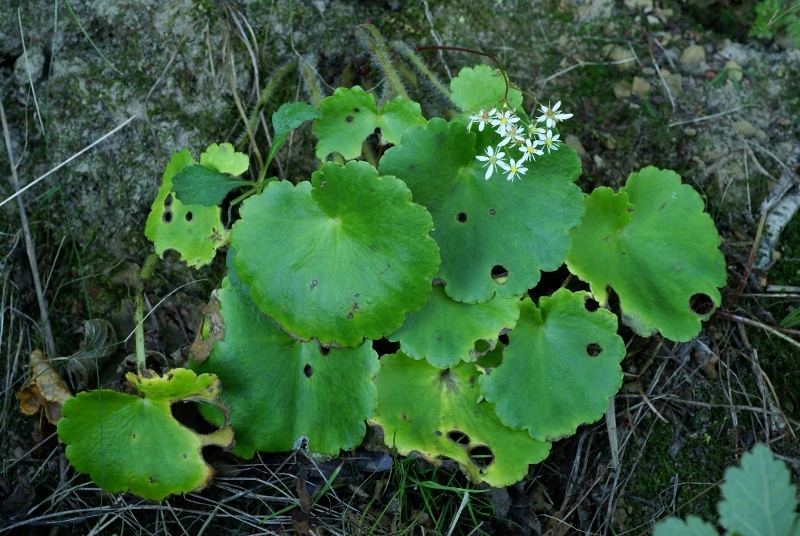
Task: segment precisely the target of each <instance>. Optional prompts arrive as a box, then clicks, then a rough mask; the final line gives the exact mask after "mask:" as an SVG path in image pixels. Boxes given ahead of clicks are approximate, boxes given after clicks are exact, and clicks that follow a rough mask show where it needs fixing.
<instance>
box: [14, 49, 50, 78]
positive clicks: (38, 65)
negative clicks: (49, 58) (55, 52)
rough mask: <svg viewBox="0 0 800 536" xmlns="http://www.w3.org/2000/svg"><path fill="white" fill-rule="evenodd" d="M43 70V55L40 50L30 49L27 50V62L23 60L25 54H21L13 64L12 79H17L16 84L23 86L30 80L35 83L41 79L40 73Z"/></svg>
mask: <svg viewBox="0 0 800 536" xmlns="http://www.w3.org/2000/svg"><path fill="white" fill-rule="evenodd" d="M43 70H44V54H43V53H42V51H41V50H40V49H36V48H30V49H28V57H27V61H26V58H25V54H22V55H21V56H20V57H19V58H17V61H16V62H14V78H16V79H17V83H18V84H20V85H23V86H26V85H28V84H29V83H30V82H31V80H32V81H34V82H36V81H37V80H39V78H41V77H42V72H43ZM29 72H30V80H29V79H28V73H29Z"/></svg>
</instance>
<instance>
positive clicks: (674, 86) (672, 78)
mask: <svg viewBox="0 0 800 536" xmlns="http://www.w3.org/2000/svg"><path fill="white" fill-rule="evenodd" d="M665 80H666V81H667V87H668V88H669V92H670V93H671V94H672V97H673V98H675V97H678V96H680V94H681V93H683V76H681V75H680V74H678V73H675V74H671V75H669V76H667V77H665Z"/></svg>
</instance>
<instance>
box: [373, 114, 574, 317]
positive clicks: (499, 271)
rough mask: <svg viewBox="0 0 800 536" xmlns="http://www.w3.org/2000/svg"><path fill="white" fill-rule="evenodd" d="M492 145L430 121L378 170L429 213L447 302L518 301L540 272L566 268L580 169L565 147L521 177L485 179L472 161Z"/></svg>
mask: <svg viewBox="0 0 800 536" xmlns="http://www.w3.org/2000/svg"><path fill="white" fill-rule="evenodd" d="M490 143H492V133H490V132H488V131H487V132H482V133H481V135H480V136H477V135H476V134H475V133H473V132H468V131H467V128H466V125H464V124H463V123H461V122H458V121H454V122H452V123H448V122H446V121H444V120H443V119H438V118H437V119H432V120H430V121H429V122H428V124H427V125H425V126H423V127H414V128H411V129H409V130H407V131H406V133H405V134H404V135H403V139H402V141H401V143H400V145H399V146H396V147H392V148H391V149H389V150H388V151H386V153H385V154H384V155H383V158H381V162H380V168H379V169H380V172H381V174H384V175H394V176H396V177H397V178H399V179H401V180H403V181H404V182H405V183H406V184H407V185H408V188H409V189H410V190H411V192H412V193H413V194H414V202H415V203H419V204H421V205H424V206H425V207H426V208H427V209H428V210H429V211H430V213H431V216H433V222H434V230H433V232H432V233H431V236H432V237H433V239H434V240H436V242H437V243H438V244H439V247H440V248H441V256H442V264H441V267H440V269H439V272H438V274H437V275H436V277H437V278H439V279H442V280H443V281H444V282H445V283H446V286H445V292H446V293H447V295H448V296H450V297H451V298H453V299H455V300H457V301H463V302H467V303H481V302H486V301H488V300H490V299H491V298H492V296H494V295H495V294H497V295H498V296H502V297H512V296H521V295H522V294H523V293H524V292H526V291H527V290H528V289H530V288H533V287H534V286H536V284H537V283H538V282H539V279H540V276H541V271H542V270H545V271H548V270H556V269H557V268H558V267H559V266H561V265H562V264H563V262H564V258H565V257H566V254H567V251H568V250H569V248H570V245H571V243H572V241H571V239H570V235H569V229H570V228H572V227H575V226H576V225H578V223H579V222H580V219H581V216H582V214H583V201H582V199H583V198H582V194H581V192H580V189H579V188H578V187H577V186H576V185H575V184H573V181H574V180H575V179H576V178H577V177H578V175H579V174H580V171H581V163H580V159H579V158H578V156H577V155H576V153H575V151H573V150H572V149H571V148H570V147H568V146H566V145H563V146H561V147H560V148H559V149H558V150H557V151H554V152H553V153H552V154H549V155H546V156H545V157H541V158H539V159H537V160H536V161H535V162H531V163H526V165H527V166H528V168H529V169H528V172H527V173H526V174H525V176H524V177H522V178H521V179H520V180H517V181H514V182H507V181H506V180H505V179H504V177H501V176H498V175H499V173H498V174H496V175H495V176H493V177H492V178H491V179H490V180H485V178H484V175H485V172H486V170H485V168H484V167H483V164H482V163H481V162H480V161H478V160H477V159H476V158H475V154H476V150H479V151H481V152H483V150H484V149H485V147H486V146H488V145H489V144H490Z"/></svg>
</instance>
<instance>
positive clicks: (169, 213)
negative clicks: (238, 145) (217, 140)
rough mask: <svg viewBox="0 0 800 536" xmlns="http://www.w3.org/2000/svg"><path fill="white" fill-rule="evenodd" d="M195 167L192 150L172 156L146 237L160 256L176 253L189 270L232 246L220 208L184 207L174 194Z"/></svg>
mask: <svg viewBox="0 0 800 536" xmlns="http://www.w3.org/2000/svg"><path fill="white" fill-rule="evenodd" d="M212 147H213V146H212ZM245 158H246V157H245ZM195 164H196V162H195V161H194V159H193V158H192V155H191V154H189V151H188V149H184V150H182V151H180V152H175V153H172V158H171V159H170V161H169V164H167V168H166V169H165V170H164V175H163V177H162V179H161V187H160V188H159V189H158V194H157V195H156V198H155V201H153V204H152V206H151V207H150V215H149V216H148V217H147V224H146V226H145V230H144V234H145V236H146V237H147V238H148V239H149V240H151V241H152V242H153V245H154V247H155V250H156V253H157V254H158V255H159V256H162V257H163V255H164V252H165V251H166V250H168V249H174V250H176V251H177V252H178V253H179V254H180V256H181V258H182V259H183V260H184V261H186V263H187V264H188V265H189V266H193V267H195V268H200V267H202V266H205V265H206V264H208V263H210V262H211V261H212V260H213V259H214V255H215V254H216V251H217V248H219V247H221V246H223V245H225V244H227V243H228V230H227V229H225V226H223V225H222V220H221V219H220V210H219V207H217V206H209V207H207V206H203V205H184V204H183V203H181V202H180V201H178V199H177V198H176V197H175V194H174V193H173V192H172V178H173V177H174V176H175V175H177V174H178V173H179V172H180V171H181V170H183V169H184V168H186V167H189V166H194V165H195Z"/></svg>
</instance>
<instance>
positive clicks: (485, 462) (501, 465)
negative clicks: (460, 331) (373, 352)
mask: <svg viewBox="0 0 800 536" xmlns="http://www.w3.org/2000/svg"><path fill="white" fill-rule="evenodd" d="M478 375H479V372H478V371H477V369H476V368H475V365H474V364H472V363H461V364H460V365H459V366H457V367H455V368H452V369H448V370H440V369H438V368H435V367H433V366H431V365H430V364H428V363H427V362H426V361H416V360H413V359H410V358H409V357H407V356H406V355H404V354H403V353H397V354H394V355H386V356H383V357H381V370H380V372H379V373H378V377H377V378H376V379H375V385H376V387H377V389H378V409H377V410H376V412H375V417H374V418H373V419H372V422H374V423H375V424H378V425H380V426H381V427H382V428H383V431H384V441H385V442H386V444H387V445H388V446H389V447H396V448H397V451H398V452H399V453H400V454H403V455H407V454H409V453H410V452H411V451H416V452H419V453H420V454H421V455H423V456H424V457H425V458H426V459H428V460H429V461H431V462H432V463H437V464H438V463H440V458H441V457H442V456H446V457H448V458H452V459H454V460H456V461H457V462H458V463H459V464H460V465H461V468H462V470H463V471H464V473H465V474H466V475H467V476H469V477H470V478H471V479H472V480H473V481H475V482H486V483H487V484H489V485H491V486H508V485H510V484H513V483H514V482H517V481H519V480H521V479H522V478H523V477H524V476H525V474H526V473H527V471H528V465H529V464H532V463H539V462H540V461H542V460H544V459H545V458H546V457H547V454H548V453H549V451H550V443H547V442H539V441H536V440H534V439H531V437H530V436H529V435H528V434H527V433H525V432H524V431H519V430H511V429H509V428H507V427H506V426H503V424H502V423H501V422H500V420H499V419H498V418H497V415H496V414H495V412H494V407H493V405H492V404H489V403H487V402H478V400H479V398H480V392H479V390H478V385H477V383H478V382H477V380H478Z"/></svg>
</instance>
